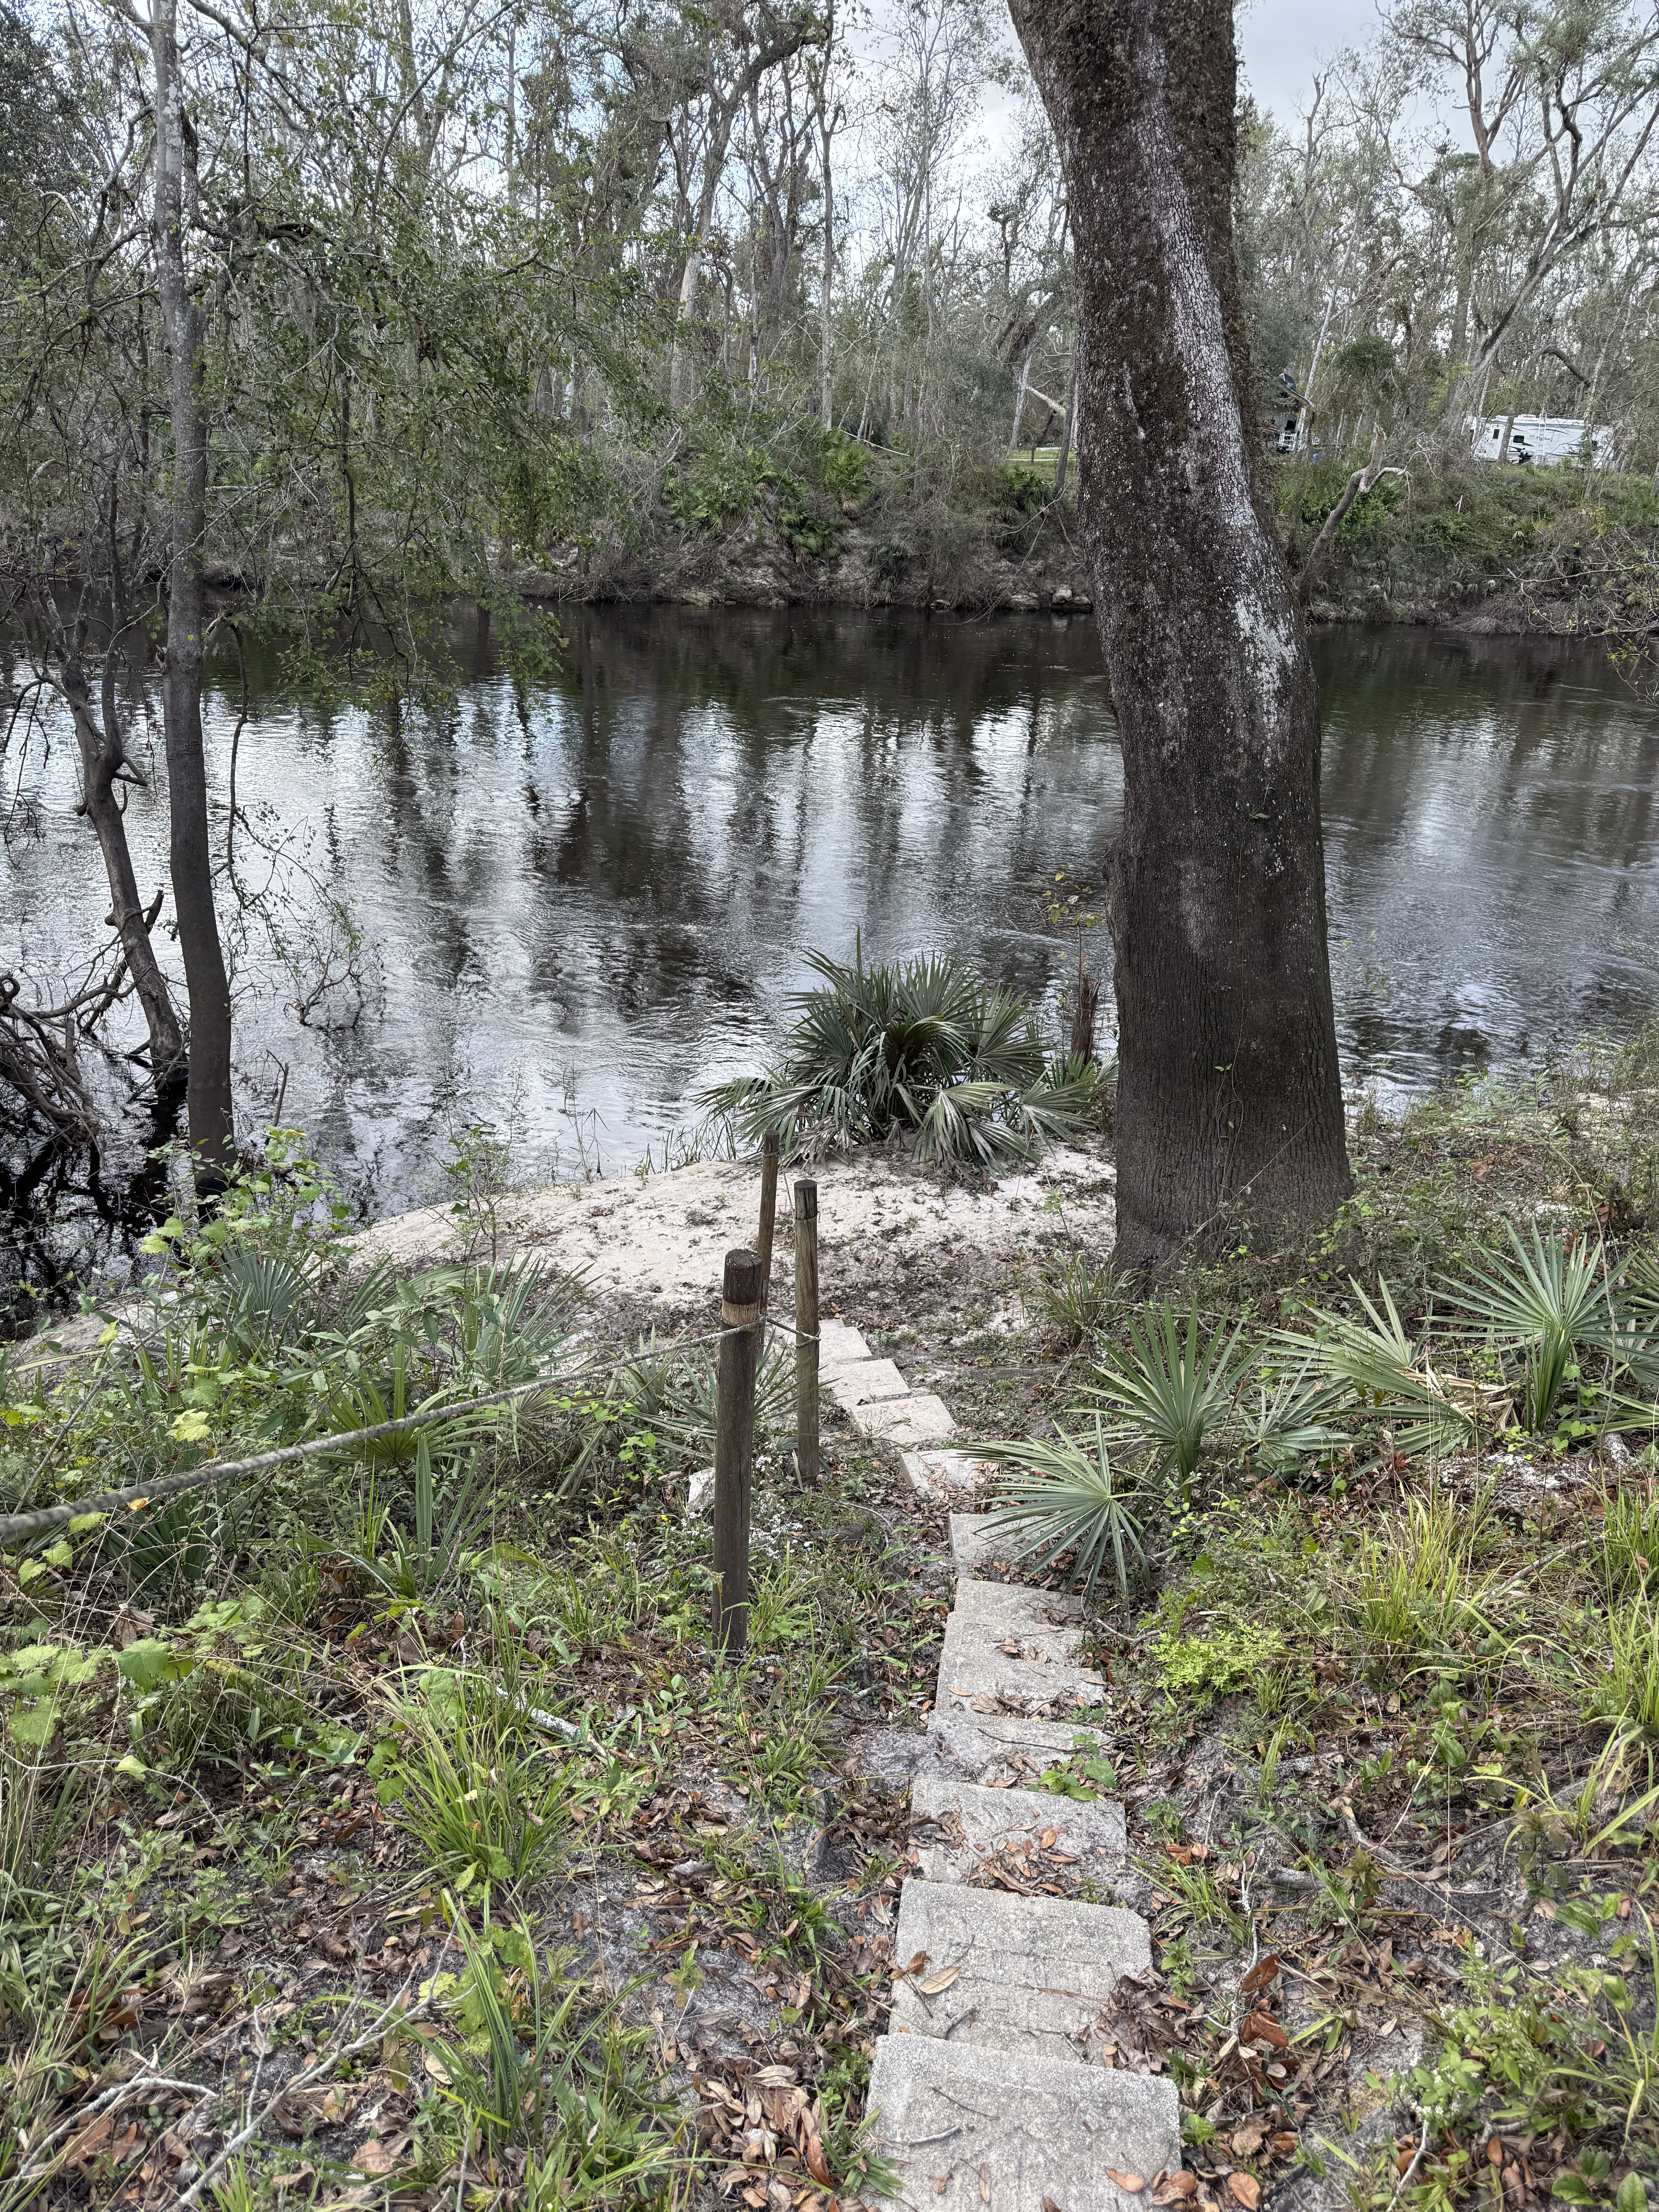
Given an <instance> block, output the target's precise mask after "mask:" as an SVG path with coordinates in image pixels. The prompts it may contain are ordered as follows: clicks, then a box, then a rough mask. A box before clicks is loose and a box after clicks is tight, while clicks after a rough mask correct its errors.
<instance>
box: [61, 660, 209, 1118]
mask: <svg viewBox="0 0 1659 2212" xmlns="http://www.w3.org/2000/svg"><path fill="white" fill-rule="evenodd" d="M110 659H111V660H113V653H111V655H110ZM58 680H59V682H60V683H61V684H62V686H63V691H64V698H65V699H66V700H67V701H68V702H69V709H70V714H71V715H72V716H73V718H74V721H75V741H76V744H77V745H78V747H79V748H80V753H81V795H82V806H83V807H84V808H85V810H86V815H87V819H88V821H89V822H90V823H91V824H92V827H93V830H94V835H95V836H96V837H97V839H98V848H99V850H100V852H101V853H102V854H103V856H104V872H105V874H106V876H107V877H108V878H109V902H110V921H111V922H112V925H113V927H114V928H115V929H116V930H117V932H118V933H119V936H120V939H121V950H122V951H123V953H124V954H125V956H126V963H127V969H128V972H129V973H130V974H131V977H132V981H133V987H134V989H135V990H136V991H137V994H138V1003H139V1005H140V1006H142V1007H143V1010H144V1020H145V1023H146V1024H147V1025H148V1027H149V1065H150V1073H151V1074H152V1076H153V1077H154V1079H155V1088H156V1091H158V1093H159V1092H161V1091H165V1090H166V1089H167V1085H168V1083H169V1082H170V1081H171V1080H173V1077H174V1073H175V1071H176V1070H177V1069H178V1067H179V1065H180V1064H181V1062H182V1061H183V1060H184V1056H185V1039H184V1032H183V1030H181V1029H180V1028H179V1015H178V1011H177V1009H176V1008H175V1007H174V1006H173V994H172V993H171V992H170V991H169V990H168V988H167V978H166V976H165V975H162V973H161V969H160V967H159V966H158V965H157V963H156V958H155V946H154V945H152V944H151V943H150V941H149V933H150V930H151V928H152V927H153V926H154V922H155V914H154V912H152V913H151V914H149V915H146V914H145V911H144V908H143V902H142V900H141V899H140V897H139V896H138V879H137V876H136V875H135V874H134V873H133V868H132V854H131V850H130V848H129V847H128V844H127V825H126V823H125V819H124V817H123V816H122V812H121V807H120V803H119V801H118V799H117V798H116V795H115V786H116V781H117V779H118V777H119V776H120V775H121V774H122V772H123V770H125V773H126V774H127V775H129V776H131V777H133V778H134V780H135V781H142V779H140V778H138V777H137V772H136V771H135V770H134V769H133V767H132V765H131V763H130V762H129V761H128V759H127V756H126V748H125V745H124V744H122V742H121V732H120V726H119V724H118V721H117V720H116V716H115V702H114V691H115V684H114V673H113V668H112V667H111V668H110V669H108V670H106V676H105V682H104V699H103V714H102V717H101V719H100V717H99V716H98V715H97V714H94V711H93V705H92V696H91V694H90V692H89V690H88V686H87V678H86V671H85V669H84V668H83V667H82V664H81V660H80V657H79V655H78V654H76V653H72V652H71V653H64V655H63V658H62V659H61V662H60V664H59V670H58Z"/></svg>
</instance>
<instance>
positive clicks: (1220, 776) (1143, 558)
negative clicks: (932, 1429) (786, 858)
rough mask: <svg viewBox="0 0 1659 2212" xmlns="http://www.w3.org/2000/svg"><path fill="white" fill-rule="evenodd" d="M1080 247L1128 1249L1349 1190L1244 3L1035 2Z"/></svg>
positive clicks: (1310, 702) (1264, 1218) (1161, 1250)
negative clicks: (1273, 446) (1254, 164)
mask: <svg viewBox="0 0 1659 2212" xmlns="http://www.w3.org/2000/svg"><path fill="white" fill-rule="evenodd" d="M1011 7H1012V14H1013V18H1014V23H1015V27H1016V29H1017V30H1018V33H1019V36H1020V40H1021V42H1022V44H1023V45H1024V48H1025V52H1026V55H1027V57H1028V58H1029V60H1030V64H1031V69H1032V72H1033V75H1034V76H1036V82H1037V85H1038V88H1039V89H1040V91H1041V93H1042V98H1043V101H1044V104H1045V106H1047V108H1048V115H1049V118H1050V120H1051V122H1052V123H1053V125H1054V132H1055V136H1056V137H1057V139H1058V141H1059V144H1060V154H1061V158H1062V160H1063V161H1064V164H1065V167H1066V177H1067V182H1068V191H1069V199H1070V206H1071V220H1072V224H1073V234H1074V237H1075V240H1076V251H1077V283H1078V307H1079V341H1080V345H1079V353H1080V357H1079V364H1078V417H1079V420H1078V462H1079V513H1080V520H1081V526H1082V531H1083V535H1084V540H1085V545H1086V548H1087V551H1088V556H1089V559H1090V562H1091V568H1092V570H1093V574H1094V582H1095V592H1096V605H1097V609H1098V611H1099V619H1100V623H1101V629H1102V633H1103V641H1104V645H1105V655H1106V664H1107V669H1108V673H1109V679H1110V684H1111V690H1112V699H1113V703H1114V705H1115V709H1116V713H1117V719H1118V728H1119V732H1120V736H1121V744H1122V748H1123V773H1124V810H1123V830H1122V835H1121V837H1120V838H1119V840H1118V842H1117V845H1116V848H1115V852H1114V854H1113V856H1112V866H1111V872H1110V878H1109V890H1108V902H1109V904H1108V913H1109V921H1110V924H1111V930H1112V938H1113V945H1114V950H1115V956H1116V962H1115V987H1116V994H1117V1008H1118V1023H1119V1040H1120V1041H1119V1052H1120V1070H1119V1083H1118V1136H1117V1175H1118V1182H1117V1190H1118V1240H1119V1250H1120V1252H1121V1255H1122V1256H1123V1258H1124V1259H1125V1261H1126V1262H1127V1263H1129V1264H1133V1265H1157V1264H1158V1263H1159V1262H1161V1261H1164V1260H1166V1259H1167V1258H1169V1257H1170V1255H1172V1254H1173V1253H1175V1252H1176V1250H1177V1249H1182V1248H1183V1247H1186V1248H1188V1249H1200V1250H1201V1249H1204V1248H1205V1247H1206V1245H1213V1244H1214V1243H1216V1242H1217V1241H1218V1238H1219V1237H1220V1236H1221V1235H1222V1234H1223V1233H1224V1223H1226V1222H1229V1221H1231V1225H1232V1226H1234V1227H1236V1226H1237V1220H1236V1217H1237V1214H1238V1213H1239V1212H1241V1211H1242V1212H1244V1213H1246V1214H1248V1215H1249V1218H1251V1220H1252V1221H1254V1222H1255V1224H1257V1225H1259V1226H1260V1227H1261V1228H1264V1229H1267V1230H1268V1231H1274V1232H1278V1231H1285V1230H1290V1229H1293V1228H1294V1227H1295V1226H1296V1225H1298V1224H1300V1223H1303V1222H1307V1221H1310V1220H1314V1219H1317V1218H1321V1217H1322V1216H1324V1215H1327V1214H1328V1213H1329V1212H1331V1210H1332V1209H1333V1208H1334V1206H1336V1205H1337V1204H1338V1202H1339V1201H1340V1200H1341V1199H1342V1197H1343V1196H1344V1194H1346V1191H1347V1189H1348V1188H1349V1174H1348V1163H1347V1154H1346V1145H1345V1140H1344V1127H1343V1115H1342V1097H1341V1091H1340V1084H1339V1079H1338V1073H1337V1060H1336V1033H1335V1024H1334V1018H1333V1013H1332V1007H1331V983H1330V967H1329V960H1328V952H1327V947H1326V933H1325V880H1324V858H1323V849H1322V836H1321V827H1320V812H1319V719H1318V693H1317V690H1316V684H1315V680H1314V675H1313V671H1312V667H1311V665H1310V660H1309V657H1308V652H1307V644H1306V639H1305V635H1304V629H1303V623H1302V618H1301V615H1300V612H1299V611H1298V608H1297V603H1296V595H1295V592H1294V588H1293V586H1292V583H1291V578H1290V576H1289V574H1288V573H1287V571H1286V568H1285V560H1284V557H1283V555H1282V553H1281V551H1280V550H1279V541H1278V536H1277V532H1276V531H1275V529H1274V527H1273V521H1272V517H1271V509H1270V505H1269V500H1268V494H1267V484H1266V481H1265V459H1264V458H1263V456H1262V451H1261V440H1260V438H1259V436H1258V434H1257V429H1256V424H1255V409H1254V407H1253V406H1251V405H1250V404H1249V392H1250V391H1251V385H1250V380H1249V365H1248V355H1247V348H1246V344H1245V340H1244V337H1243V325H1242V319H1241V315H1240V312H1239V295H1238V282H1237V268H1236V264H1235V260H1234V253H1233V240H1232V219H1231V195H1232V184H1233V167H1234V137H1235V100H1236V95H1237V64H1236V59H1235V55H1234V50H1233V21H1232V8H1231V0H1011Z"/></svg>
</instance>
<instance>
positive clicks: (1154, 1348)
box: [1096, 1298, 1243, 1511]
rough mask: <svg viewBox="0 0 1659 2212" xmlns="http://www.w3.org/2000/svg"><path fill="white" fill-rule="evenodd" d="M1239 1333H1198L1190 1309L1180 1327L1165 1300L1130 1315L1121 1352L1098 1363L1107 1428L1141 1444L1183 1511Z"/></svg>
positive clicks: (1230, 1382) (1221, 1407) (1222, 1411)
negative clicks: (1171, 1483)
mask: <svg viewBox="0 0 1659 2212" xmlns="http://www.w3.org/2000/svg"><path fill="white" fill-rule="evenodd" d="M1242 1334H1243V1331H1242V1329H1239V1328H1234V1329H1232V1330H1231V1332H1230V1331H1227V1330H1225V1329H1223V1330H1218V1331H1216V1332H1214V1333H1212V1334H1204V1335H1200V1328H1199V1318H1198V1309H1197V1307H1196V1306H1192V1307H1190V1308H1189V1309H1188V1312H1187V1316H1186V1319H1185V1322H1184V1323H1183V1322H1182V1320H1181V1319H1180V1318H1179V1317H1178V1316H1177V1315H1176V1310H1175V1309H1174V1307H1173V1306H1172V1305H1171V1304H1170V1301H1169V1300H1168V1299H1167V1298H1165V1299H1164V1301H1163V1302H1162V1304H1159V1305H1157V1306H1149V1307H1147V1308H1146V1309H1145V1310H1143V1311H1142V1312H1140V1313H1139V1314H1136V1315H1133V1316H1131V1317H1130V1321H1129V1342H1128V1346H1127V1349H1122V1348H1119V1347H1113V1348H1112V1349H1111V1350H1109V1352H1107V1353H1106V1354H1105V1356H1104V1358H1103V1360H1102V1362H1101V1364H1100V1368H1099V1370H1098V1373H1097V1383H1096V1395H1097V1397H1098V1399H1099V1401H1100V1403H1101V1405H1102V1406H1103V1408H1104V1409H1105V1413H1106V1415H1107V1417H1108V1419H1109V1425H1110V1426H1111V1427H1112V1429H1113V1430H1114V1431H1116V1432H1119V1433H1121V1434H1127V1435H1128V1436H1131V1437H1139V1438H1143V1439H1144V1440H1145V1442H1146V1443H1148V1444H1150V1445H1151V1446H1152V1451H1153V1455H1154V1458H1155V1462H1156V1463H1157V1464H1158V1466H1160V1467H1163V1468H1166V1469H1170V1470H1172V1471H1173V1473H1174V1474H1175V1478H1176V1491H1177V1494H1178V1499H1179V1503H1180V1505H1181V1508H1182V1510H1183V1511H1184V1510H1186V1506H1187V1504H1188V1487H1189V1485H1190V1483H1191V1480H1192V1475H1193V1471H1194V1468H1196V1467H1197V1465H1198V1463H1199V1461H1200V1458H1201V1457H1202V1456H1203V1454H1204V1449H1205V1445H1206V1441H1207V1442H1208V1443H1211V1444H1212V1446H1213V1444H1214V1443H1215V1441H1216V1438H1217V1436H1218V1432H1219V1431H1222V1430H1223V1429H1224V1428H1225V1425H1226V1423H1227V1420H1228V1417H1229V1415H1230V1413H1231V1410H1232V1401H1233V1394H1234V1391H1235V1389H1237V1384H1238V1381H1239V1361H1238V1346H1239V1339H1240V1337H1241V1335H1242Z"/></svg>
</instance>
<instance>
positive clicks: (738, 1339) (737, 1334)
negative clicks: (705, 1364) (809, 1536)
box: [714, 1250, 761, 1651]
mask: <svg viewBox="0 0 1659 2212" xmlns="http://www.w3.org/2000/svg"><path fill="white" fill-rule="evenodd" d="M760 1290H761V1272H760V1261H759V1260H758V1259H757V1257H756V1256H755V1255H754V1254H753V1253H752V1252H744V1251H741V1250H739V1251H736V1252H728V1253H727V1254H726V1275H725V1279H724V1282H723V1283H722V1285H721V1291H720V1327H721V1328H722V1329H723V1330H724V1331H725V1334H723V1335H722V1337H721V1338H720V1347H719V1356H718V1358H716V1360H715V1365H714V1372H715V1383H716V1391H715V1413H714V1641H715V1642H716V1643H717V1644H719V1645H720V1648H721V1649H722V1650H726V1651H741V1650H744V1647H745V1645H746V1644H747V1643H748V1641H749V1486H750V1477H751V1476H752V1474H753V1472H754V1463H755V1369H756V1367H757V1364H758V1362H759V1357H760V1338H761V1329H760V1323H761V1303H760Z"/></svg>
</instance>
